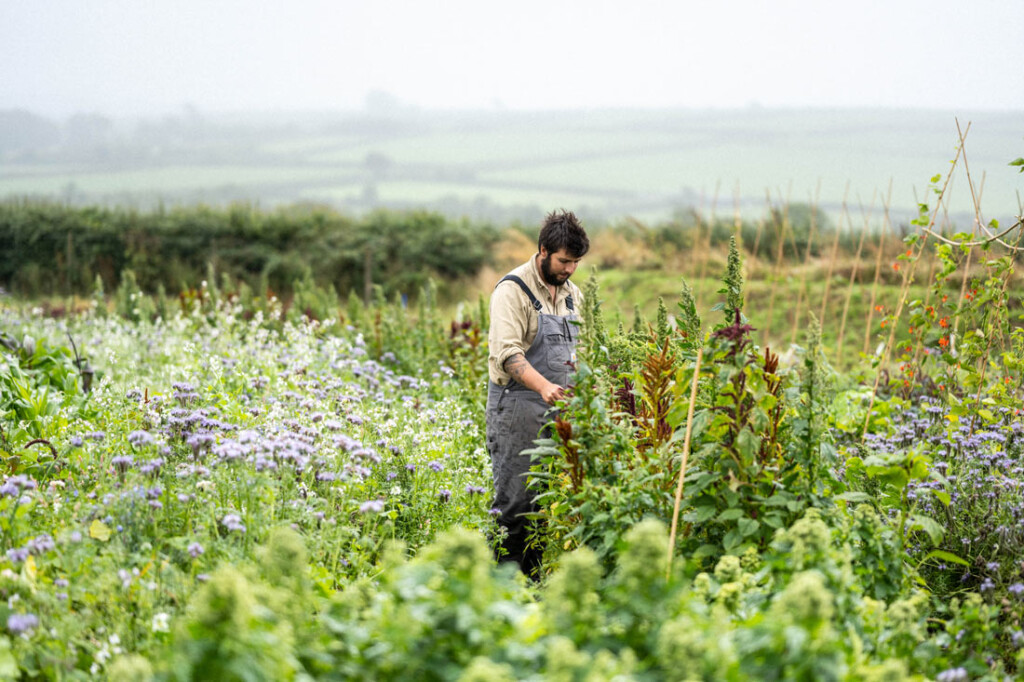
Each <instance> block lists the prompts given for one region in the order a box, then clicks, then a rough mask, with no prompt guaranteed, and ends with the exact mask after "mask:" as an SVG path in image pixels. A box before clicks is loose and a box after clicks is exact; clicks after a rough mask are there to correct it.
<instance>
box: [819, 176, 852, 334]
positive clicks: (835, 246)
mask: <svg viewBox="0 0 1024 682" xmlns="http://www.w3.org/2000/svg"><path fill="white" fill-rule="evenodd" d="M849 195H850V181H849V180H847V181H846V189H845V190H844V191H843V212H842V213H840V214H839V222H838V223H837V224H836V234H835V237H833V239H832V255H831V256H830V257H829V261H828V274H827V275H826V276H825V293H823V294H822V295H821V312H819V313H818V319H819V320H821V323H822V325H824V324H825V308H826V307H827V306H828V290H829V289H830V288H831V287H832V272H833V270H835V267H836V255H837V254H838V253H839V233H840V232H842V231H843V220H845V219H846V197H848V196H849Z"/></svg>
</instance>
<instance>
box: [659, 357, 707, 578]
mask: <svg viewBox="0 0 1024 682" xmlns="http://www.w3.org/2000/svg"><path fill="white" fill-rule="evenodd" d="M703 358H704V347H703V346H701V347H700V348H698V349H697V361H696V363H695V364H694V367H693V379H692V380H691V381H690V406H689V407H688V408H687V410H686V438H684V439H683V458H682V462H681V463H680V465H679V485H678V486H677V487H676V500H675V506H674V507H673V508H672V529H671V530H670V531H669V536H668V563H667V565H666V567H665V580H668V578H669V576H670V574H671V571H672V557H673V556H674V555H675V548H676V528H677V527H678V525H679V507H680V504H681V503H682V500H683V479H685V478H686V462H687V460H688V459H689V457H690V436H691V435H693V408H694V405H695V404H696V403H697V385H698V383H699V381H698V380H699V379H700V362H701V360H702V359H703Z"/></svg>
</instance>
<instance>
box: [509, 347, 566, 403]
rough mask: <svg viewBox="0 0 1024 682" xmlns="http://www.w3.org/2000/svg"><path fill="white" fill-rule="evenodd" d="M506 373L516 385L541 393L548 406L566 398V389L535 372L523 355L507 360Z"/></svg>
mask: <svg viewBox="0 0 1024 682" xmlns="http://www.w3.org/2000/svg"><path fill="white" fill-rule="evenodd" d="M505 371H506V372H508V374H509V376H511V377H512V379H513V380H514V381H515V382H516V383H520V384H522V385H523V386H526V387H527V388H528V389H530V390H532V391H536V392H537V393H539V394H540V397H541V398H543V399H544V402H546V403H547V404H548V405H554V404H555V402H556V401H559V400H561V399H563V398H564V397H565V388H563V387H562V386H559V385H558V384H553V383H551V382H550V381H548V380H547V379H545V378H544V375H542V374H541V373H540V372H538V371H537V370H535V369H534V368H533V365H531V364H530V363H529V362H528V361H527V359H526V356H525V355H523V354H522V353H516V354H515V355H513V356H512V357H510V358H509V359H508V360H505Z"/></svg>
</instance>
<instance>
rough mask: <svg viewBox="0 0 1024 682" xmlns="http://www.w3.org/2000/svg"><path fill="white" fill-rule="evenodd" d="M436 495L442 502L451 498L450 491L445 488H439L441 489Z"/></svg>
mask: <svg viewBox="0 0 1024 682" xmlns="http://www.w3.org/2000/svg"><path fill="white" fill-rule="evenodd" d="M437 497H438V498H439V499H440V500H441V501H442V502H447V501H448V500H450V499H452V491H451V490H448V489H447V488H441V490H439V491H438V492H437Z"/></svg>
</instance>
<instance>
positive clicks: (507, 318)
mask: <svg viewBox="0 0 1024 682" xmlns="http://www.w3.org/2000/svg"><path fill="white" fill-rule="evenodd" d="M523 298H524V296H523V294H522V292H521V291H520V290H519V288H518V287H517V286H516V285H515V284H512V283H508V282H503V283H502V284H499V285H498V286H497V287H496V288H495V289H494V292H493V293H492V294H491V307H490V311H491V312H490V315H491V328H490V330H489V331H488V332H487V345H488V349H489V353H488V362H489V363H490V367H489V370H490V372H489V373H490V377H491V381H493V382H494V383H496V384H498V385H499V386H504V385H505V384H507V383H508V380H509V375H508V373H507V372H505V361H506V360H508V359H509V358H510V357H512V356H513V355H516V354H517V353H522V354H524V355H525V354H526V349H527V347H528V344H529V341H528V336H529V331H530V330H529V324H530V318H529V315H528V314H527V309H526V307H525V306H524V304H523V300H522V299H523Z"/></svg>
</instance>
